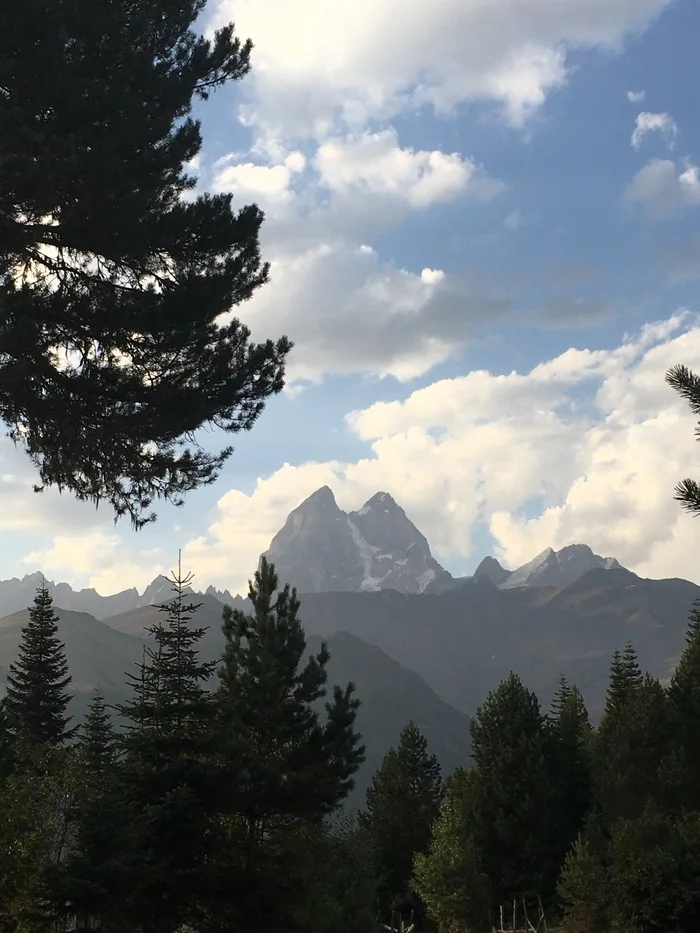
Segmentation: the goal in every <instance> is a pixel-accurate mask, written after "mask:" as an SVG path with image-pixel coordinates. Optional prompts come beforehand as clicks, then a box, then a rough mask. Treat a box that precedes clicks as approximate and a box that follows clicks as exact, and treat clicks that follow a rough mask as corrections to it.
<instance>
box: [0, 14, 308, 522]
mask: <svg viewBox="0 0 700 933" xmlns="http://www.w3.org/2000/svg"><path fill="white" fill-rule="evenodd" d="M204 6H205V0H180V2H178V3H167V2H165V0H154V2H149V3H135V2H133V0H109V2H107V0H54V2H51V3H46V2H45V0H5V2H3V3H2V4H1V5H0V35H2V37H3V54H2V59H1V60H0V87H1V88H2V94H0V320H1V321H2V327H1V328H0V358H1V359H2V366H1V367H0V418H1V419H2V420H4V421H5V422H6V423H7V424H8V425H9V427H10V430H11V436H12V437H13V438H14V440H15V441H16V442H17V443H18V444H21V445H22V446H23V447H24V448H25V449H26V451H27V452H28V454H29V456H30V458H31V460H32V461H33V463H34V464H35V465H36V467H37V468H38V472H39V476H40V482H41V484H42V487H43V486H46V485H49V486H57V487H58V488H59V489H68V490H70V491H71V492H72V493H74V494H75V495H76V496H77V497H78V498H80V499H89V500H92V501H94V502H96V503H99V502H102V501H104V502H107V503H109V504H110V505H111V506H112V507H113V508H114V510H115V511H116V514H117V515H124V514H128V515H129V516H130V517H131V519H132V521H133V523H134V525H135V526H137V527H138V526H140V525H141V524H143V523H144V522H145V521H149V520H151V518H152V517H153V516H152V515H150V514H149V509H150V506H151V502H152V501H153V499H154V498H156V497H162V498H165V499H167V500H171V501H175V502H179V501H181V500H182V495H183V494H184V493H186V492H187V491H189V490H192V489H195V488H197V487H199V486H201V485H202V484H206V483H210V482H211V481H213V479H214V478H215V477H216V474H217V473H218V471H219V469H220V467H221V465H222V463H223V462H224V460H225V459H226V458H227V457H228V455H229V454H230V453H231V448H226V449H225V450H223V451H221V452H220V453H212V452H210V451H207V450H204V449H203V448H201V446H199V445H197V444H195V446H194V449H187V448H185V447H184V445H185V443H186V442H187V443H190V444H192V436H193V435H194V433H195V432H196V431H197V430H198V429H199V428H200V427H203V426H206V425H211V424H213V425H215V426H217V427H220V428H223V429H224V430H225V431H228V432H234V433H235V432H238V431H241V430H248V429H250V428H251V427H252V425H253V424H254V422H255V421H256V419H257V417H258V416H259V414H260V412H261V410H262V408H263V405H264V403H265V401H266V400H267V398H268V397H269V396H270V395H271V394H272V393H276V392H279V391H280V389H281V388H282V384H283V370H284V360H285V357H286V354H287V352H288V350H289V349H290V346H291V345H290V343H289V341H288V340H286V338H282V339H280V340H278V341H276V342H272V341H267V342H266V343H262V344H254V343H251V342H250V341H249V337H250V333H249V331H248V329H247V328H246V327H244V326H243V325H242V324H241V323H240V322H239V321H238V320H237V319H236V318H233V319H229V320H228V321H224V320H223V319H222V315H224V314H227V313H228V312H230V310H231V309H232V307H235V306H236V305H238V304H240V303H241V302H243V301H245V300H246V299H248V298H250V297H251V295H253V294H254V292H255V291H256V290H257V289H258V288H259V287H260V286H261V285H262V284H263V283H264V282H265V281H266V279H267V276H268V267H267V265H264V264H263V263H262V261H261V257H260V250H259V243H258V233H259V228H260V224H261V222H262V219H263V215H262V213H261V212H260V211H259V210H258V209H257V208H256V207H254V206H250V207H243V208H241V209H239V210H237V211H234V210H232V195H231V194H216V195H209V194H201V195H197V196H195V195H193V193H192V189H193V188H194V185H195V179H194V178H193V177H191V176H190V175H189V174H188V170H187V167H188V165H190V164H192V161H193V160H194V159H195V158H196V156H197V154H198V153H199V151H200V149H201V145H202V140H201V133H200V124H199V122H198V121H196V120H193V119H192V118H191V116H190V112H191V109H192V103H193V101H194V100H197V99H198V100H206V99H207V97H208V96H209V94H210V92H211V91H212V90H214V89H215V88H218V87H220V86H222V85H224V84H227V83H228V82H230V81H238V80H240V79H241V78H243V77H244V76H245V75H246V74H247V73H248V71H249V68H250V54H251V49H252V45H251V43H250V42H245V43H241V42H240V41H239V40H238V39H236V38H234V32H233V26H232V25H229V26H225V27H224V28H222V29H219V30H218V31H217V32H216V34H215V36H214V37H213V39H212V40H211V41H209V40H207V39H205V38H204V37H203V36H201V35H199V34H197V33H196V32H195V31H193V29H192V27H193V25H194V23H195V21H196V20H197V19H198V17H199V16H200V14H201V13H202V10H203V9H204ZM184 195H187V197H183V196H184Z"/></svg>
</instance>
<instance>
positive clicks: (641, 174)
mask: <svg viewBox="0 0 700 933" xmlns="http://www.w3.org/2000/svg"><path fill="white" fill-rule="evenodd" d="M625 197H626V199H627V201H628V203H629V204H639V205H641V206H642V207H643V208H644V209H645V210H646V212H647V214H648V215H649V216H650V217H653V218H654V219H656V220H667V219H669V218H670V217H674V216H675V215H676V214H679V213H681V212H682V211H683V210H685V209H686V208H689V207H698V206H700V169H699V168H698V166H697V165H693V164H692V163H690V162H686V163H685V165H684V166H683V167H682V168H679V167H678V166H677V165H676V163H675V162H673V161H671V160H670V159H652V160H651V161H650V162H648V163H647V164H646V165H645V166H644V168H642V169H640V170H639V171H638V172H637V174H636V175H635V176H634V178H633V179H632V181H631V182H630V183H629V185H628V187H627V191H626V193H625Z"/></svg>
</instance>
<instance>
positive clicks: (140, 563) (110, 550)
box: [20, 530, 171, 595]
mask: <svg viewBox="0 0 700 933" xmlns="http://www.w3.org/2000/svg"><path fill="white" fill-rule="evenodd" d="M20 563H21V564H24V565H25V566H26V567H27V568H28V569H29V570H34V569H35V568H41V570H42V571H43V572H44V573H47V574H51V573H53V572H58V573H59V574H60V573H63V572H65V571H69V572H70V574H71V575H72V576H73V577H75V576H76V575H78V576H79V577H81V578H83V579H86V580H87V581H88V582H87V585H88V586H89V587H94V589H96V590H97V592H98V593H101V594H103V595H109V594H111V593H117V592H119V591H120V590H123V589H126V588H127V586H135V587H137V588H138V589H140V590H143V589H145V588H146V587H147V586H148V584H149V583H150V582H151V581H152V580H154V579H155V578H156V577H157V576H158V574H160V573H165V574H167V573H169V572H170V569H171V568H170V567H168V566H166V565H165V564H164V562H163V553H162V551H161V550H160V549H153V550H146V551H136V550H134V551H130V550H129V549H128V548H127V547H126V545H125V544H124V541H123V539H122V538H121V537H120V536H119V535H117V534H107V533H106V532H104V531H100V530H96V531H93V532H91V533H89V534H87V535H57V536H56V537H54V539H53V542H52V544H51V546H50V547H48V548H44V549H39V550H35V551H32V552H31V553H29V554H27V555H26V556H25V557H23V558H22V559H21V561H20ZM125 581H128V582H125Z"/></svg>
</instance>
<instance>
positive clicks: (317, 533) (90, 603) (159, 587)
mask: <svg viewBox="0 0 700 933" xmlns="http://www.w3.org/2000/svg"><path fill="white" fill-rule="evenodd" d="M264 556H265V557H267V559H268V560H270V561H272V562H273V563H274V564H275V567H276V568H277V572H278V575H279V578H280V581H282V582H283V583H287V582H288V583H291V584H292V585H293V586H295V587H296V588H297V591H298V592H299V593H346V592H349V593H368V592H377V591H379V590H396V591H397V592H399V593H412V594H421V593H426V594H437V593H443V592H446V591H447V590H449V589H454V588H455V587H459V586H461V585H463V584H464V583H465V582H466V581H467V580H472V579H474V580H484V581H488V582H490V583H492V584H493V585H494V586H496V587H498V588H500V589H516V588H521V587H546V586H567V585H568V584H569V583H573V582H574V581H575V580H577V579H578V578H579V577H581V576H583V574H585V573H588V572H589V571H590V570H596V569H603V570H613V569H619V568H620V564H619V563H618V562H617V561H616V560H615V558H613V557H599V556H598V555H597V554H594V553H593V551H592V550H591V548H590V547H588V546H587V545H585V544H572V545H569V546H568V547H565V548H562V549H561V550H560V551H554V550H553V549H552V548H547V549H546V550H544V551H543V552H542V553H541V554H538V555H537V557H535V558H534V559H533V560H531V561H529V562H528V563H527V564H523V566H522V567H518V568H517V569H516V570H513V571H510V570H506V569H505V568H504V567H502V566H501V564H500V563H499V562H498V561H497V560H496V558H495V557H485V558H484V559H483V560H482V562H481V563H480V564H479V566H478V567H477V569H476V571H475V572H474V574H473V576H472V577H453V576H452V574H450V573H448V571H447V570H445V569H444V567H441V566H440V564H439V563H438V562H437V561H436V560H435V558H434V557H433V556H432V553H431V551H430V545H429V544H428V541H427V540H426V538H425V536H424V535H423V534H421V532H420V531H419V530H418V529H417V528H416V526H415V525H414V524H413V522H411V520H410V519H409V518H408V516H407V515H406V513H405V512H404V510H403V509H402V508H401V506H399V505H398V504H397V503H396V502H395V501H394V499H393V498H392V497H391V496H390V495H389V493H386V492H378V493H376V494H375V495H374V496H372V498H371V499H368V501H367V502H366V503H365V504H364V505H363V506H362V508H361V509H358V510H357V511H355V512H343V511H342V510H341V509H340V508H339V507H338V504H337V503H336V501H335V497H334V495H333V492H332V490H331V489H330V488H329V487H328V486H322V487H321V488H320V489H317V490H316V492H314V493H313V494H312V495H310V496H309V497H308V498H307V499H305V500H304V501H303V502H302V503H301V505H299V506H298V507H297V508H296V509H294V510H293V511H292V512H290V514H289V516H288V517H287V520H286V521H285V523H284V525H283V526H282V528H281V529H280V530H279V531H278V532H277V534H276V535H275V536H274V538H273V539H272V541H271V543H270V547H269V548H268V550H267V551H266V552H265V555H264ZM42 579H43V577H42V574H41V573H39V572H36V573H32V574H28V575H27V576H25V577H22V578H21V579H19V578H18V577H13V578H12V579H11V580H3V581H0V616H1V615H8V614H10V613H12V612H17V611H19V610H20V609H24V608H26V607H27V606H28V605H30V604H31V602H32V600H33V599H34V595H35V593H36V590H37V587H38V586H39V585H40V583H41V581H42ZM47 586H48V589H49V592H50V593H51V595H52V597H53V599H54V603H55V604H56V605H57V606H61V608H63V609H72V610H74V611H76V612H88V613H90V614H91V615H93V616H94V617H95V618H96V619H107V618H110V617H111V616H115V615H119V614H121V613H124V612H130V611H132V610H133V609H139V608H141V607H144V606H149V605H154V604H158V603H162V602H165V601H167V600H168V599H169V598H170V596H171V594H172V583H171V581H170V580H168V579H167V578H166V577H162V576H160V577H156V579H155V580H153V582H152V583H150V584H149V585H148V586H147V587H146V589H145V590H144V592H143V593H139V592H138V590H136V589H135V588H133V587H132V588H131V589H127V590H123V591H122V592H120V593H115V594H114V595H112V596H101V595H100V594H99V593H98V592H97V591H96V590H94V589H82V590H73V589H72V588H71V587H70V586H69V584H67V583H54V582H53V581H51V580H47ZM204 592H205V594H206V595H208V596H213V597H215V598H216V599H218V600H219V601H220V602H223V603H229V604H232V605H233V604H238V605H240V604H242V599H241V597H238V596H233V595H232V594H231V592H230V591H229V590H223V591H221V590H217V589H215V588H214V587H213V586H209V587H208V588H207V589H206V590H205V591H204Z"/></svg>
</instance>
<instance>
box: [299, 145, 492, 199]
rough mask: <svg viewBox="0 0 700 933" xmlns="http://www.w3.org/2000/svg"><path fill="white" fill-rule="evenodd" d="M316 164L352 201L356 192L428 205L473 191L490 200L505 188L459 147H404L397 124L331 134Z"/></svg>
mask: <svg viewBox="0 0 700 933" xmlns="http://www.w3.org/2000/svg"><path fill="white" fill-rule="evenodd" d="M314 164H315V166H316V168H317V169H318V172H319V176H320V183H321V184H322V185H323V186H324V187H326V188H328V189H329V190H330V191H332V192H333V193H334V194H335V195H337V196H339V197H341V198H343V199H344V200H346V201H349V202H351V203H352V202H356V200H357V198H358V196H359V197H365V198H370V199H371V203H373V204H374V205H376V207H375V209H377V210H381V206H382V205H381V203H379V204H378V203H377V199H379V201H380V202H381V201H386V200H389V201H396V200H398V201H400V202H405V203H407V204H408V205H409V206H410V207H413V208H418V209H421V208H426V207H430V206H431V205H433V204H438V203H441V202H445V201H451V200H453V199H454V198H455V197H456V196H458V195H460V194H464V193H469V194H470V195H471V196H472V197H474V198H477V199H480V200H487V199H489V198H491V197H493V196H494V195H496V194H498V193H499V192H500V191H501V190H502V189H503V187H504V186H503V184H502V183H500V182H498V181H495V180H493V179H490V178H488V177H487V176H486V174H485V172H483V170H482V169H480V168H479V167H478V166H477V165H476V164H475V163H474V162H473V161H472V160H471V159H464V158H462V156H461V155H460V154H459V153H458V152H453V153H451V154H445V153H443V152H440V151H439V150H433V151H424V150H422V151H421V150H419V151H416V150H413V149H402V148H401V147H400V146H399V145H398V136H397V133H396V131H395V130H393V129H387V130H382V131H381V132H378V133H363V134H360V135H357V136H354V137H350V138H346V139H329V140H327V141H326V142H324V143H323V144H322V145H321V146H320V147H319V149H318V151H317V153H316V156H315V159H314Z"/></svg>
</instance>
